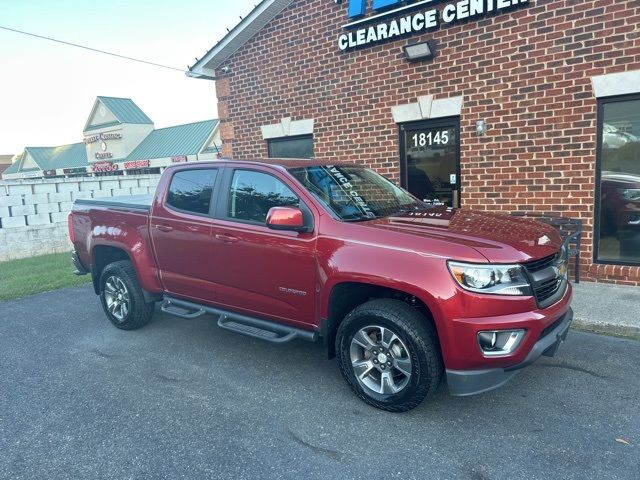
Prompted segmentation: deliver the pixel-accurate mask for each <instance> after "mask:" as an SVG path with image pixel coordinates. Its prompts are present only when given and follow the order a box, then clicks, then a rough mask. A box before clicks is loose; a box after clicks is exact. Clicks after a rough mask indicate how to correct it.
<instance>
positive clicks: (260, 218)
mask: <svg viewBox="0 0 640 480" xmlns="http://www.w3.org/2000/svg"><path fill="white" fill-rule="evenodd" d="M298 205H300V200H299V199H298V197H297V196H296V194H295V193H293V192H292V191H291V190H290V189H289V187H287V186H286V185H285V184H284V183H282V182H281V181H280V180H278V179H277V178H275V177H273V176H271V175H268V174H266V173H261V172H256V171H251V170H236V171H235V173H234V174H233V181H232V182H231V191H230V194H229V209H228V211H227V216H228V217H229V218H232V219H234V220H242V221H246V222H256V223H266V220H267V213H269V210H270V209H271V208H272V207H287V206H295V207H297V206H298Z"/></svg>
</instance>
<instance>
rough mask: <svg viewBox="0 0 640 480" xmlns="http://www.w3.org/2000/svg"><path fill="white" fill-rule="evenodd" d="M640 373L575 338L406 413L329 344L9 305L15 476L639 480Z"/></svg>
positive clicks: (4, 351) (1, 469) (630, 354)
mask: <svg viewBox="0 0 640 480" xmlns="http://www.w3.org/2000/svg"><path fill="white" fill-rule="evenodd" d="M639 367H640V342H637V341H633V340H624V339H618V338H613V337H607V336H599V335H593V334H589V333H581V332H575V331H573V332H570V334H569V337H568V338H567V342H566V343H565V344H564V345H563V346H562V347H561V348H560V350H559V352H558V354H557V356H556V357H555V358H551V359H549V358H542V359H541V360H540V361H539V362H537V363H536V364H535V365H533V366H531V367H529V368H527V369H525V370H524V371H522V372H521V373H520V374H519V375H517V376H516V377H515V378H514V379H513V380H512V381H511V382H510V383H509V384H508V385H506V386H505V387H503V388H502V389H500V390H497V391H494V392H490V393H487V394H483V395H479V396H474V397H467V398H456V397H450V396H449V395H448V394H447V391H446V388H445V386H444V385H443V386H442V387H441V388H440V390H439V391H438V393H437V394H436V396H435V398H433V399H432V400H431V401H430V402H428V403H423V404H422V405H421V406H420V407H418V408H417V409H415V410H413V411H411V412H408V413H404V414H391V413H386V412H382V411H378V410H376V409H374V408H371V407H369V406H367V405H366V404H364V403H362V402H361V401H359V400H358V399H357V398H356V397H355V396H354V395H352V393H351V392H350V390H349V388H348V387H347V385H346V384H345V383H344V382H343V381H342V379H341V377H340V374H339V372H338V369H337V367H336V364H335V361H333V360H332V361H329V360H327V359H326V357H325V355H324V353H323V351H322V349H321V347H320V345H316V344H309V343H304V342H295V343H291V344H287V345H282V346H276V345H272V344H270V343H265V342H261V341H260V340H255V339H251V338H248V337H243V336H240V335H236V334H233V333H230V332H226V331H223V330H220V329H219V328H218V327H217V326H216V323H215V319H214V318H213V317H209V316H207V317H201V318H199V319H196V320H182V319H178V318H174V317H169V316H164V315H162V314H160V313H158V314H156V317H155V318H154V321H153V322H152V323H151V324H149V325H148V326H147V327H145V328H143V329H141V330H138V331H134V332H124V331H120V330H117V329H116V328H114V327H113V326H111V324H110V323H109V322H108V321H107V319H106V318H105V317H104V315H103V313H102V310H101V307H100V303H99V301H98V298H97V297H96V296H95V295H94V294H93V292H92V290H91V287H90V286H83V287H77V288H71V289H66V290H61V291H57V292H51V293H45V294H40V295H36V296H34V297H30V298H25V299H21V300H15V301H10V302H4V303H0V478H2V479H5V478H6V479H9V478H10V479H39V478H42V479H67V478H69V479H78V478H82V479H94V478H96V479H97V478H100V479H107V478H114V479H146V478H168V479H180V478H189V479H204V478H225V479H243V478H247V479H269V478H292V479H305V480H306V479H316V478H317V479H320V478H322V479H334V478H335V479H342V478H345V479H347V478H357V479H367V480H371V479H385V480H388V479H393V478H402V479H413V478H416V479H450V478H451V479H454V478H462V479H478V480H481V479H483V480H484V479H498V478H510V479H552V478H553V479H555V478H561V479H574V478H575V479H594V478H597V479H609V478H610V479H638V478H639V477H640V473H639V472H640V373H639V372H640V368H639Z"/></svg>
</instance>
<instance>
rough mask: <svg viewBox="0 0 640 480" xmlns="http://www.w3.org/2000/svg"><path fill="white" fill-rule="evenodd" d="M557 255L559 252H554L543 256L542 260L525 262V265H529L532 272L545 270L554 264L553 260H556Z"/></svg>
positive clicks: (528, 268)
mask: <svg viewBox="0 0 640 480" xmlns="http://www.w3.org/2000/svg"><path fill="white" fill-rule="evenodd" d="M557 256H558V254H557V253H554V254H553V255H549V256H548V257H544V258H541V259H540V260H534V261H532V262H527V263H525V264H524V266H525V267H527V270H529V271H530V272H538V271H540V270H544V269H545V268H547V267H550V266H551V265H553V262H554V261H555V260H556V257H557Z"/></svg>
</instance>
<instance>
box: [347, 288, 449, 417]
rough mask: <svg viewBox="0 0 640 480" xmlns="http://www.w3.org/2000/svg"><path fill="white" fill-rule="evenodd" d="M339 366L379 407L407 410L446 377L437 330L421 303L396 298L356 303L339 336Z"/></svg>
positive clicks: (353, 386) (360, 392) (353, 385)
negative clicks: (419, 309)
mask: <svg viewBox="0 0 640 480" xmlns="http://www.w3.org/2000/svg"><path fill="white" fill-rule="evenodd" d="M336 350H337V352H338V366H339V367H340V372H341V373H342V376H343V377H344V379H345V380H346V381H347V383H348V384H349V386H350V387H351V389H352V390H353V391H354V392H355V394H356V395H357V396H358V397H360V398H361V399H362V400H364V401H365V402H367V403H368V404H370V405H373V406H374V407H376V408H380V409H382V410H387V411H391V412H406V411H408V410H411V409H412V408H415V407H416V406H418V405H419V404H420V403H421V402H422V401H423V400H424V399H425V398H426V397H427V396H428V395H431V394H432V393H433V392H434V391H435V390H436V388H437V387H438V385H439V383H440V379H441V377H442V370H443V367H442V359H441V355H440V349H439V346H438V339H437V334H436V331H435V329H434V327H433V325H432V324H431V322H430V321H429V320H428V319H427V318H425V317H424V315H422V314H421V313H420V312H419V311H418V310H417V309H416V308H414V307H412V306H410V305H408V304H406V303H404V302H401V301H398V300H390V299H379V300H372V301H370V302H367V303H365V304H362V305H360V306H359V307H356V308H355V309H354V310H353V311H352V312H351V313H349V314H348V315H347V316H346V317H345V319H344V320H343V321H342V323H341V324H340V327H339V328H338V332H337V336H336Z"/></svg>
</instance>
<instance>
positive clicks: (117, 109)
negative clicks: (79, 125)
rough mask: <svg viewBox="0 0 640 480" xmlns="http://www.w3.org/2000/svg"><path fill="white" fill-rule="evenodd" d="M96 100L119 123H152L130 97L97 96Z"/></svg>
mask: <svg viewBox="0 0 640 480" xmlns="http://www.w3.org/2000/svg"><path fill="white" fill-rule="evenodd" d="M98 100H100V101H101V102H102V104H103V105H104V106H105V107H107V108H108V109H109V110H110V111H111V113H113V115H114V116H115V117H116V118H117V119H118V120H120V123H142V124H153V122H152V121H151V119H150V118H149V117H147V115H146V114H145V113H144V112H143V111H142V110H140V107H138V106H137V105H136V104H135V103H134V102H133V100H131V99H130V98H116V97H98Z"/></svg>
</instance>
